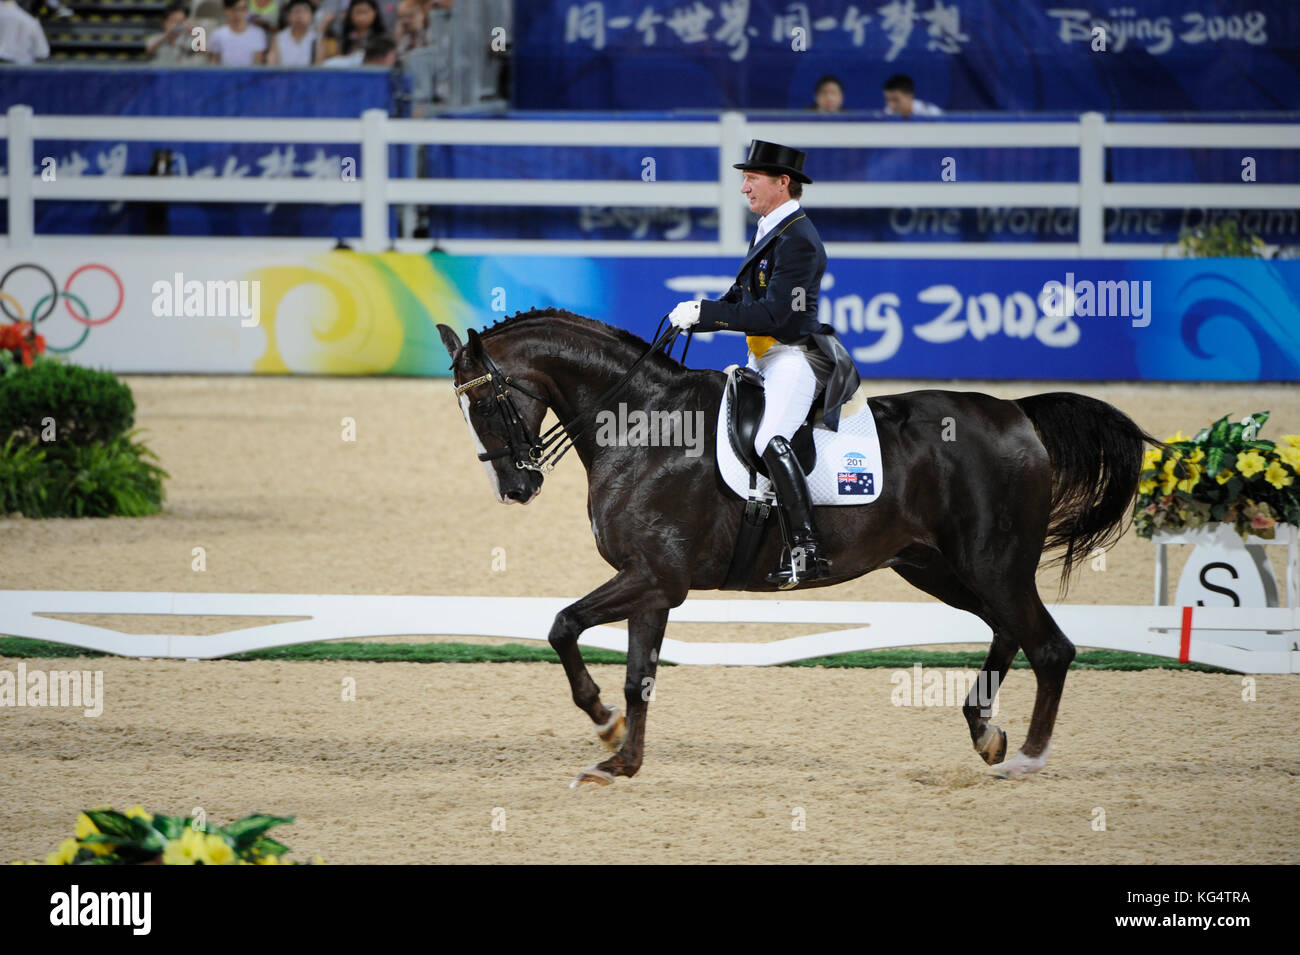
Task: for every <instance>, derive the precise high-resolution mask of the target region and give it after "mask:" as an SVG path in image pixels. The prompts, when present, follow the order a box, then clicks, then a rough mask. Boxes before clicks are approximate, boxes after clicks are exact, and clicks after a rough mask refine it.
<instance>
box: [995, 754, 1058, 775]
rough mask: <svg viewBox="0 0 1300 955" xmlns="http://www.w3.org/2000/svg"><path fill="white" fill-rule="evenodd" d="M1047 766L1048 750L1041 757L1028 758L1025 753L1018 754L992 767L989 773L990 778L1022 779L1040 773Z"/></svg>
mask: <svg viewBox="0 0 1300 955" xmlns="http://www.w3.org/2000/svg"><path fill="white" fill-rule="evenodd" d="M1045 765H1047V750H1046V749H1044V750H1043V752H1042V754H1041V755H1039V756H1026V755H1025V754H1024V753H1023V752H1017V753H1016V755H1014V756H1012V757H1011V758H1010V759H1008V760H1005V761H1003V762H1001V763H997V764H996V765H993V766H990V767H989V770H988V772H989V775H990V776H996V777H997V778H998V779H1020V778H1021V777H1022V776H1028V775H1030V774H1031V773H1036V772H1038V771H1039V770H1040V769H1042V768H1043V767H1044V766H1045Z"/></svg>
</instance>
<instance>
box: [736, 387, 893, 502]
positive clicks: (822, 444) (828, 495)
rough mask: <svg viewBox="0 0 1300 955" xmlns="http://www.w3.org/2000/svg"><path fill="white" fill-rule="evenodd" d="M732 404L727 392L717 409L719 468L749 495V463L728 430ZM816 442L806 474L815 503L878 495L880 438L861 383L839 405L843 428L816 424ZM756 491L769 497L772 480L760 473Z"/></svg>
mask: <svg viewBox="0 0 1300 955" xmlns="http://www.w3.org/2000/svg"><path fill="white" fill-rule="evenodd" d="M818 400H819V401H820V398H819V399H818ZM728 404H729V401H728V397H727V394H726V392H724V393H723V398H722V407H721V409H720V410H719V412H718V448H717V455H718V470H719V471H720V472H721V473H722V480H723V481H724V482H725V483H726V485H727V487H729V488H731V490H732V491H734V492H735V493H736V494H737V495H738V496H739V497H743V498H747V497H749V496H750V491H749V468H747V467H746V466H745V463H744V462H743V461H741V460H740V458H738V457H737V456H736V452H735V451H734V450H733V449H732V447H731V439H730V438H729V437H728V436H727V406H728ZM813 443H814V444H815V445H816V446H817V463H816V464H815V465H814V466H813V471H812V473H811V474H809V475H808V494H809V496H810V497H811V498H812V503H813V505H814V506H816V507H821V506H826V505H835V504H870V503H871V502H872V501H874V500H875V499H876V498H878V497H879V496H880V493H881V491H883V490H884V478H885V472H884V469H883V468H882V467H881V466H880V438H879V437H878V436H877V434H876V416H875V415H874V414H872V412H871V408H870V406H869V404H868V402H867V398H866V394H865V392H864V391H863V389H862V388H861V387H859V388H858V390H857V392H856V393H855V394H854V396H853V397H852V398H851V399H850V400H849V401H848V403H847V404H845V405H844V407H843V408H841V409H840V430H839V431H830V430H828V429H826V428H824V427H821V426H820V425H818V426H815V427H814V428H813ZM757 491H758V495H759V496H760V497H770V496H771V494H772V482H771V481H770V480H769V479H768V478H765V477H763V475H761V474H760V475H758V484H757Z"/></svg>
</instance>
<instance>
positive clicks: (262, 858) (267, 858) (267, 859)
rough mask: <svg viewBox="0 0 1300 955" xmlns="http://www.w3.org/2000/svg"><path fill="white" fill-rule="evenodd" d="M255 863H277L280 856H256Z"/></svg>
mask: <svg viewBox="0 0 1300 955" xmlns="http://www.w3.org/2000/svg"><path fill="white" fill-rule="evenodd" d="M257 864H258V865H279V864H280V857H279V856H258V857H257Z"/></svg>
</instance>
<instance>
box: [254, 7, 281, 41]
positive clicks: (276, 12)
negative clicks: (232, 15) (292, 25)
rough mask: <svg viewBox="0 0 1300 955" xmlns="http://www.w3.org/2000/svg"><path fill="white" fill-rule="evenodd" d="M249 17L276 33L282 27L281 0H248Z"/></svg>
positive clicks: (268, 30)
mask: <svg viewBox="0 0 1300 955" xmlns="http://www.w3.org/2000/svg"><path fill="white" fill-rule="evenodd" d="M248 19H249V20H251V21H252V22H253V24H254V25H255V26H259V27H261V28H262V29H263V30H265V31H266V32H267V33H268V34H274V33H275V31H276V30H277V29H279V27H280V0H248Z"/></svg>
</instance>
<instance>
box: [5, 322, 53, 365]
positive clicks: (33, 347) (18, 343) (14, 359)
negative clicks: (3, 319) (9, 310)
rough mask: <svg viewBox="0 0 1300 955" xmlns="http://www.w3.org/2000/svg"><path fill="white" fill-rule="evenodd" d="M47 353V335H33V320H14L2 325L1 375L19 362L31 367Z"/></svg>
mask: <svg viewBox="0 0 1300 955" xmlns="http://www.w3.org/2000/svg"><path fill="white" fill-rule="evenodd" d="M44 354H45V336H44V335H33V334H32V325H31V322H14V323H12V324H10V325H2V326H0V375H4V374H7V373H8V372H9V371H10V370H11V369H12V368H14V367H16V366H17V365H18V364H20V363H21V364H22V365H23V366H25V367H27V368H30V367H32V363H33V362H35V360H36V359H37V358H38V357H40V356H43V355H44Z"/></svg>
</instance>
